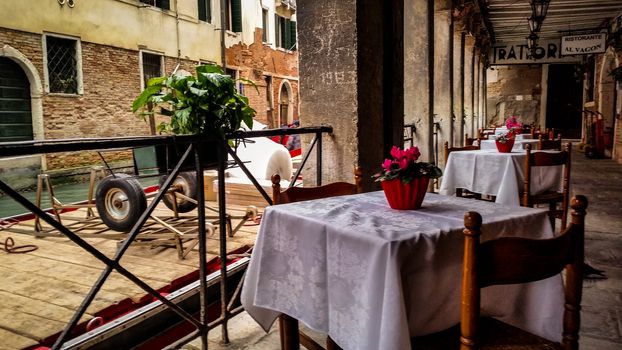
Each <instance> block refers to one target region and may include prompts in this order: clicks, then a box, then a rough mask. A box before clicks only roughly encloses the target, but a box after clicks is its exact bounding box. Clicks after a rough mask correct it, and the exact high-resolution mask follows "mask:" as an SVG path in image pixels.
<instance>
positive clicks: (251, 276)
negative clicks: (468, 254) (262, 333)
mask: <svg viewBox="0 0 622 350" xmlns="http://www.w3.org/2000/svg"><path fill="white" fill-rule="evenodd" d="M468 210H475V211H477V212H479V213H480V214H481V215H482V217H483V236H482V238H483V240H489V239H492V238H496V237H498V236H527V235H528V234H529V233H535V235H536V236H538V237H537V238H544V237H552V235H553V234H552V231H551V226H550V224H549V221H548V216H547V214H546V212H545V211H542V210H540V209H532V208H523V207H517V208H514V207H512V208H509V207H506V206H502V205H498V204H495V203H490V202H485V201H475V200H468V199H464V198H457V197H450V196H441V195H436V194H430V193H428V194H427V195H426V198H425V200H424V202H423V208H421V209H419V210H393V209H390V208H389V206H388V204H387V202H386V199H385V197H384V193H383V192H371V193H365V194H358V195H351V196H341V197H332V198H328V199H320V200H313V201H306V202H298V203H291V204H284V205H277V206H272V207H268V208H266V211H265V212H264V215H263V218H262V220H261V227H260V229H259V233H258V236H257V242H256V245H255V248H254V250H253V255H252V258H251V262H250V265H249V267H248V270H247V272H246V279H245V281H244V287H243V290H242V304H243V305H244V307H245V309H246V311H247V312H248V313H249V314H250V315H251V316H252V317H253V318H254V319H255V320H256V321H257V322H258V323H259V324H260V325H261V326H262V327H263V328H264V329H265V330H268V329H269V328H270V327H271V325H272V324H273V322H274V320H275V319H276V317H277V316H278V315H279V314H280V313H281V312H283V313H286V314H288V315H290V316H292V317H295V318H297V319H299V320H301V321H302V322H304V323H305V324H306V325H308V326H309V327H311V328H313V329H316V330H318V331H321V332H324V333H327V334H329V335H330V336H331V338H333V339H334V340H335V341H336V342H337V344H339V345H340V346H341V347H342V348H344V349H346V350H365V349H369V350H378V349H383V350H392V349H398V350H402V349H404V350H406V349H411V344H410V338H411V337H412V336H417V335H423V334H429V333H432V332H436V331H440V330H442V329H445V328H448V327H450V326H452V325H455V324H457V323H458V322H459V317H460V283H461V269H462V255H463V254H462V252H463V238H462V230H463V227H464V222H463V221H464V213H465V212H466V211H468ZM562 294H563V290H562V285H561V277H560V276H555V277H552V278H549V279H546V280H543V281H539V282H534V283H529V284H525V285H512V286H494V287H488V288H485V289H484V290H483V297H482V310H483V314H485V315H493V316H495V317H499V318H500V319H502V320H503V321H506V322H509V323H512V324H514V325H517V326H519V327H523V328H526V329H528V330H529V331H532V332H534V333H537V334H540V335H542V336H545V337H547V338H549V339H552V340H559V338H560V337H561V318H562V305H563V295H562Z"/></svg>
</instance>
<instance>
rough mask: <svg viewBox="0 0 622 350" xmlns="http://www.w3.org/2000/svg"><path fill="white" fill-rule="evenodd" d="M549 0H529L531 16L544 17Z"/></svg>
mask: <svg viewBox="0 0 622 350" xmlns="http://www.w3.org/2000/svg"><path fill="white" fill-rule="evenodd" d="M550 2H551V0H529V5H530V6H531V17H534V18H541V19H544V17H546V12H547V11H548V10H549V3H550Z"/></svg>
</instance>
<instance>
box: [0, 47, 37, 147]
mask: <svg viewBox="0 0 622 350" xmlns="http://www.w3.org/2000/svg"><path fill="white" fill-rule="evenodd" d="M32 139H33V128H32V113H31V101H30V82H29V81H28V77H27V76H26V73H24V70H23V69H22V68H21V67H20V66H19V65H18V64H17V63H16V62H14V61H13V60H12V59H10V58H6V57H0V142H9V141H25V140H32Z"/></svg>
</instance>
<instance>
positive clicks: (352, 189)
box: [272, 167, 363, 350]
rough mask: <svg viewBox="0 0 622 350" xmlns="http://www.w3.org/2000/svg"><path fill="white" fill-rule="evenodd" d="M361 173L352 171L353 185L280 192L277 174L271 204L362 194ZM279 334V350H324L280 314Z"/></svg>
mask: <svg viewBox="0 0 622 350" xmlns="http://www.w3.org/2000/svg"><path fill="white" fill-rule="evenodd" d="M361 176H362V171H361V168H360V167H356V168H355V169H354V183H353V184H352V183H348V182H333V183H330V184H327V185H323V186H318V187H290V188H287V189H286V190H283V191H282V190H281V184H280V182H281V177H280V176H279V175H278V174H275V175H273V176H272V202H273V204H275V205H278V204H285V203H292V202H300V201H305V200H312V199H321V198H327V197H334V196H342V195H348V194H356V193H361V192H363V191H362V190H363V185H362V178H361ZM279 333H280V336H281V349H283V350H290V349H299V348H300V344H302V345H303V346H304V347H305V348H307V349H309V350H324V347H322V345H320V344H318V343H317V342H316V341H315V340H313V339H311V337H309V336H308V335H307V334H305V333H304V332H302V331H300V329H299V325H298V320H297V319H295V318H293V317H291V316H289V315H285V314H282V315H281V316H280V317H279ZM339 349H341V348H340V347H339V345H337V344H336V343H335V342H334V341H333V340H332V339H331V338H330V337H327V339H326V350H339Z"/></svg>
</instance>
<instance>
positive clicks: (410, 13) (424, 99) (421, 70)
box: [404, 1, 432, 161]
mask: <svg viewBox="0 0 622 350" xmlns="http://www.w3.org/2000/svg"><path fill="white" fill-rule="evenodd" d="M429 3H430V2H429V1H408V2H406V6H405V8H404V56H405V57H404V77H405V79H404V95H405V99H404V112H405V116H404V121H405V123H407V124H408V123H414V124H415V126H416V128H417V130H416V133H415V135H414V140H413V143H414V144H415V145H417V146H418V147H419V148H420V149H421V154H422V159H425V160H426V161H429V160H430V159H429V158H430V155H431V152H432V150H431V149H430V147H429V145H430V144H431V143H432V134H431V132H430V130H431V127H432V125H431V122H430V120H429V116H430V114H431V112H430V108H431V106H430V96H431V95H430V91H429V89H428V87H429V85H430V79H429V73H430V67H429V64H428V62H429V58H430V56H429V52H430V49H431V48H430V46H429V40H428V34H427V33H428V25H427V23H428V6H429Z"/></svg>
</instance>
